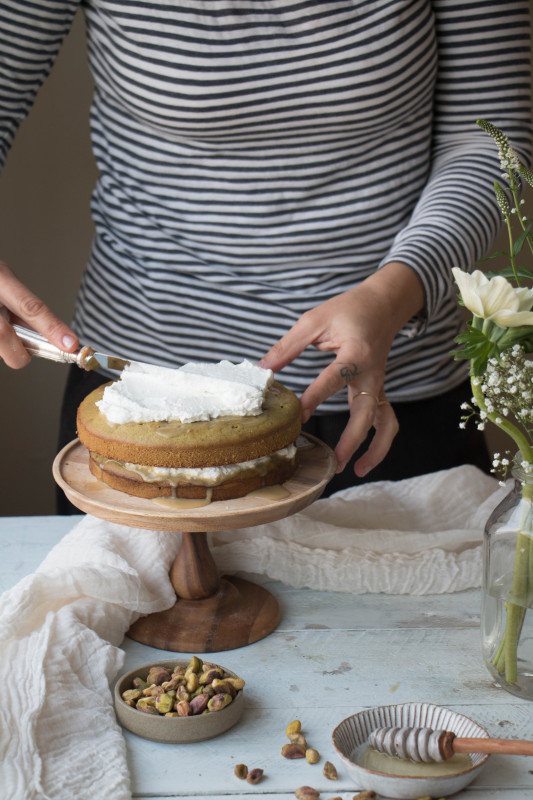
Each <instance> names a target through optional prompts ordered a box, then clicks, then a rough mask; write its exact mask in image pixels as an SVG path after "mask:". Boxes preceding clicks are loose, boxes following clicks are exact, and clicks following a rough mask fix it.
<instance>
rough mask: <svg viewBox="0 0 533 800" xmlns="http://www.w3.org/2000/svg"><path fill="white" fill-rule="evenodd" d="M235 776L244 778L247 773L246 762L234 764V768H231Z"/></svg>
mask: <svg viewBox="0 0 533 800" xmlns="http://www.w3.org/2000/svg"><path fill="white" fill-rule="evenodd" d="M233 772H234V773H235V775H236V776H237V778H240V779H241V780H244V778H246V776H247V775H248V767H247V766H246V764H235V769H234V770H233Z"/></svg>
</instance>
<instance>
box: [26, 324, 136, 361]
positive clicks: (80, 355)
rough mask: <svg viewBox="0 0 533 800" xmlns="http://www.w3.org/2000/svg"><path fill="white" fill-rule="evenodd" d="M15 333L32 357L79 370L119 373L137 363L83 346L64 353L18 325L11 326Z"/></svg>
mask: <svg viewBox="0 0 533 800" xmlns="http://www.w3.org/2000/svg"><path fill="white" fill-rule="evenodd" d="M13 328H14V329H15V333H16V334H17V336H18V337H19V339H20V340H21V342H22V344H23V345H24V347H25V348H26V350H27V351H28V353H31V354H32V355H33V356H38V357H39V358H48V359H49V360H50V361H59V362H61V363H63V364H76V365H77V366H78V367H81V369H85V370H87V371H91V370H94V369H105V370H108V371H110V372H121V371H122V370H123V369H124V367H126V366H127V365H128V364H138V363H140V362H138V361H131V360H129V359H125V358H120V357H119V356H110V355H107V353H97V352H96V351H95V350H93V348H92V347H89V346H88V345H85V346H84V347H80V348H79V349H78V350H76V351H75V352H74V353H65V352H64V351H63V350H60V349H59V347H56V346H55V345H54V344H51V343H50V342H49V341H48V340H47V339H45V338H44V336H41V334H40V333H36V332H35V331H31V330H29V329H28V328H23V327H21V326H20V325H13Z"/></svg>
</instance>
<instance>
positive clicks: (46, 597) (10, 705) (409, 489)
mask: <svg viewBox="0 0 533 800" xmlns="http://www.w3.org/2000/svg"><path fill="white" fill-rule="evenodd" d="M506 492H507V489H502V488H498V484H497V482H496V480H495V479H493V478H491V477H489V476H487V475H484V474H483V473H482V472H480V471H479V470H478V469H476V468H475V467H469V466H465V467H458V468H457V469H454V470H449V471H445V472H440V473H434V474H432V475H425V476H422V477H419V478H411V479H408V480H405V481H399V482H396V483H391V482H380V483H373V484H365V485H363V486H360V487H355V488H351V489H346V490H344V491H342V492H338V493H337V494H336V495H333V496H332V497H330V498H327V499H323V500H318V501H316V502H315V503H314V504H313V505H312V506H310V507H309V508H307V509H306V510H304V511H301V512H299V513H297V514H294V515H293V516H291V517H288V518H286V519H283V520H280V521H279V522H274V523H269V524H267V525H259V526H257V527H254V528H243V529H240V530H232V531H224V532H220V533H215V534H211V535H210V543H211V549H212V553H213V556H214V558H215V561H216V563H217V565H218V567H219V569H220V571H221V572H223V573H235V572H242V571H244V572H253V573H259V574H260V575H263V576H266V577H268V578H270V579H275V580H280V581H283V582H284V583H286V584H288V585H290V586H294V587H310V588H313V589H320V590H331V591H342V592H352V593H354V594H361V593H365V592H387V593H393V594H404V593H410V594H417V595H420V594H425V593H444V592H455V591H461V590H464V589H468V588H474V587H478V586H479V585H480V583H481V540H482V532H483V525H484V522H485V520H486V519H487V518H488V516H489V514H490V512H491V511H492V510H493V508H494V507H495V505H496V504H497V503H498V502H499V500H500V499H501V498H502V497H503V496H504V495H505V493H506ZM178 540H179V536H178V535H176V534H169V533H164V532H159V531H147V530H140V529H136V528H129V527H126V526H123V525H117V524H113V523H110V522H106V521H104V520H99V519H96V518H95V517H92V516H86V517H84V518H83V519H82V520H81V521H80V522H78V523H77V524H76V525H75V527H74V528H73V530H72V531H70V532H69V533H68V534H67V535H66V536H65V537H64V538H63V539H62V541H61V542H60V543H59V544H57V545H56V546H55V547H54V548H53V549H52V550H51V551H50V553H49V554H48V556H47V557H46V558H45V560H44V561H43V563H42V564H41V565H40V567H39V568H38V569H37V570H36V572H35V573H33V574H31V575H28V576H27V577H26V578H24V579H23V580H21V581H20V582H19V583H18V584H17V585H16V586H14V587H13V588H12V589H10V590H8V591H7V592H4V594H3V595H2V596H1V597H0V682H1V684H2V685H3V686H4V687H8V690H7V691H5V692H4V694H3V703H2V721H1V725H0V786H1V787H2V789H1V794H2V797H6V798H9V800H72V798H76V800H108V799H109V798H112V800H131V786H130V779H129V775H128V768H127V763H126V751H125V743H124V738H123V735H122V732H121V728H120V726H119V725H118V723H117V721H116V719H115V714H114V710H113V700H112V695H111V690H110V683H111V682H112V680H113V678H114V677H115V676H116V675H117V674H118V673H119V671H120V670H121V668H122V666H123V663H124V653H123V651H122V650H121V649H120V644H121V642H122V639H123V637H124V634H125V633H126V631H127V630H128V628H129V627H130V625H131V624H132V623H133V622H134V621H135V620H136V619H138V617H139V616H141V615H144V614H150V613H152V612H155V611H161V610H163V609H165V608H170V607H171V606H172V605H173V604H174V602H175V593H174V589H173V588H172V585H171V583H170V579H169V576H168V573H169V570H170V566H171V564H172V561H173V559H174V556H175V554H176V552H177V548H178ZM73 698H75V706H76V713H72V704H73Z"/></svg>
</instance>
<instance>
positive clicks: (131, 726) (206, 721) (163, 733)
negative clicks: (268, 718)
mask: <svg viewBox="0 0 533 800" xmlns="http://www.w3.org/2000/svg"><path fill="white" fill-rule="evenodd" d="M188 664H189V661H180V660H177V659H174V660H172V661H153V662H152V663H151V664H143V665H142V666H140V667H135V669H132V670H130V671H129V672H126V673H124V675H121V676H120V678H118V680H117V682H116V683H115V689H114V698H115V712H116V715H117V718H118V721H119V722H120V724H121V725H122V726H123V727H124V728H127V729H128V730H129V731H131V732H132V733H136V734H137V736H142V737H143V738H144V739H151V740H152V741H153V742H170V743H174V744H185V743H187V742H201V741H203V740H204V739H213V738H214V737H215V736H220V734H221V733H224V732H225V731H227V730H229V729H230V728H232V727H233V726H234V725H235V724H236V723H237V722H238V721H239V719H240V718H241V715H242V712H243V710H244V701H243V692H242V690H241V691H239V692H237V694H236V696H235V697H234V699H233V701H232V702H231V703H230V704H229V705H228V706H226V708H223V709H221V710H220V711H211V712H210V713H209V714H198V715H197V716H192V717H165V716H155V715H152V714H145V713H144V712H143V711H138V710H137V709H136V708H132V706H129V705H127V704H126V703H125V702H124V700H123V699H122V692H124V691H126V689H131V688H132V682H133V679H134V678H136V677H139V678H142V679H143V680H145V679H146V676H147V675H148V672H149V671H150V667H155V666H162V667H167V669H169V670H170V671H171V672H172V670H173V669H174V667H175V666H178V665H179V666H184V667H186V666H187V665H188ZM217 666H220V665H217ZM223 669H224V672H225V673H226V675H229V676H230V677H232V678H236V677H237V675H236V674H235V673H234V672H231V670H229V669H226V667H223Z"/></svg>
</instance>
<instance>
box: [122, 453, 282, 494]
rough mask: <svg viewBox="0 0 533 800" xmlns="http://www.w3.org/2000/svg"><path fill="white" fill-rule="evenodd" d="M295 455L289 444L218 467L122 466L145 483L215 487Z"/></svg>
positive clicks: (126, 463) (125, 464)
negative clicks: (161, 482) (262, 454)
mask: <svg viewBox="0 0 533 800" xmlns="http://www.w3.org/2000/svg"><path fill="white" fill-rule="evenodd" d="M295 453H296V447H295V446H294V445H293V444H290V445H288V446H287V447H283V448H282V449H281V450H276V452H275V453H271V454H270V455H267V456H261V458H254V459H252V460H250V461H241V462H240V463H238V464H224V465H222V466H220V467H145V466H141V465H140V464H131V463H128V462H125V463H124V465H123V466H124V467H126V469H129V470H131V471H132V472H138V473H139V474H141V475H142V478H143V480H145V481H146V482H147V483H150V482H153V481H164V480H166V481H168V482H169V483H170V484H172V485H177V484H178V483H185V482H187V483H189V482H190V483H192V484H194V483H198V484H205V485H209V484H213V485H217V484H219V483H222V482H223V481H227V480H229V479H230V478H236V477H238V476H239V475H240V473H241V472H244V471H246V470H256V471H257V472H259V473H260V472H261V470H262V468H263V467H265V468H266V467H267V466H268V465H269V463H270V462H271V461H272V458H273V457H277V458H279V459H281V460H291V459H293V458H294V456H295ZM117 463H120V462H117Z"/></svg>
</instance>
